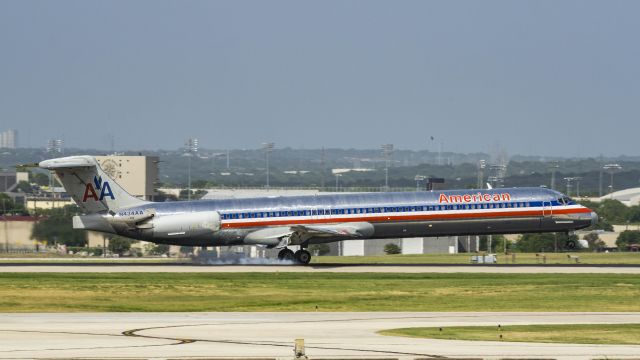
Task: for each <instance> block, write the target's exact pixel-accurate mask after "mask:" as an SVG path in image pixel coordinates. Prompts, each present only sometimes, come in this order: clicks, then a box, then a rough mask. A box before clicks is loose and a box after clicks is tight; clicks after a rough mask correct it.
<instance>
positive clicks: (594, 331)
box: [379, 324, 640, 345]
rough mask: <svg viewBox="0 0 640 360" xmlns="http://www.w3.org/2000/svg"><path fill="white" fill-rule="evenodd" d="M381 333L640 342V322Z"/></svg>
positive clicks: (418, 336) (614, 343)
mask: <svg viewBox="0 0 640 360" xmlns="http://www.w3.org/2000/svg"><path fill="white" fill-rule="evenodd" d="M379 333H380V334H382V335H390V336H407V337H416V338H429V339H446V340H477V341H507V342H536V343H563V344H607V345H640V324H578V325H513V326H502V327H498V326H454V327H442V328H437V327H426V328H401V329H391V330H383V331H380V332H379Z"/></svg>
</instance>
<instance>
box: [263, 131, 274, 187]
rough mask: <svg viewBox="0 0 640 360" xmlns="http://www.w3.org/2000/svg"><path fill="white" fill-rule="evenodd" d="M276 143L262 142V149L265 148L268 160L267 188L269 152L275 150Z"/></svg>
mask: <svg viewBox="0 0 640 360" xmlns="http://www.w3.org/2000/svg"><path fill="white" fill-rule="evenodd" d="M274 147H275V144H274V143H272V142H269V143H262V149H263V150H264V156H265V159H266V162H267V189H269V154H271V153H272V152H273V148H274Z"/></svg>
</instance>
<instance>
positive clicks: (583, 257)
mask: <svg viewBox="0 0 640 360" xmlns="http://www.w3.org/2000/svg"><path fill="white" fill-rule="evenodd" d="M471 255H475V254H424V255H380V256H314V257H313V259H312V263H313V264H327V263H330V264H350V263H357V264H469V262H470V261H469V260H470V258H471ZM544 255H545V256H546V264H547V265H553V264H575V260H574V259H571V258H569V257H568V256H567V255H572V256H578V257H580V263H581V264H594V265H597V264H601V265H604V264H629V265H640V253H638V252H635V253H633V252H611V253H591V252H579V253H545V254H544ZM497 259H498V264H512V263H515V264H540V265H542V264H543V260H542V256H536V254H535V253H516V254H515V262H514V261H513V260H514V258H513V257H512V255H504V254H497Z"/></svg>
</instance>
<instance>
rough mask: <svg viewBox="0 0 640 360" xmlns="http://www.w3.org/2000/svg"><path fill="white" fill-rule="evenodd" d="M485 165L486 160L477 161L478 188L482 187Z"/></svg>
mask: <svg viewBox="0 0 640 360" xmlns="http://www.w3.org/2000/svg"><path fill="white" fill-rule="evenodd" d="M485 167H487V161H486V160H480V161H478V189H482V188H484V186H483V182H484V168H485Z"/></svg>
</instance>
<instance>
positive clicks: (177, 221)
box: [39, 156, 598, 264]
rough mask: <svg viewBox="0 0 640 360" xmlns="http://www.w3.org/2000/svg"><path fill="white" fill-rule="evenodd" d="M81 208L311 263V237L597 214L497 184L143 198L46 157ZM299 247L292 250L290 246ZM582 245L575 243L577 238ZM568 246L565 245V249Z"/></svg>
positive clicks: (106, 221)
mask: <svg viewBox="0 0 640 360" xmlns="http://www.w3.org/2000/svg"><path fill="white" fill-rule="evenodd" d="M39 166H40V167H41V168H44V169H48V170H50V171H54V172H55V173H56V175H57V176H58V178H59V179H60V181H61V182H62V184H63V186H64V188H65V189H66V191H67V193H68V194H69V195H70V196H71V197H72V199H73V200H74V201H75V203H76V204H77V205H78V206H79V207H80V209H81V210H82V211H83V213H85V215H80V216H74V218H73V228H74V229H84V230H93V231H99V232H104V233H109V234H117V235H122V236H126V237H129V238H133V239H139V240H144V241H150V242H154V243H159V244H170V245H181V246H231V245H261V246H265V247H267V248H278V249H281V250H280V252H279V253H278V258H279V259H281V260H292V261H295V262H297V263H300V264H308V263H309V262H310V261H311V253H310V252H309V251H307V250H306V249H307V248H308V246H309V245H310V244H318V243H329V242H335V241H343V240H351V239H380V238H407V237H435V236H454V235H484V234H513V233H530V232H566V233H569V232H572V231H575V230H579V229H582V228H586V227H588V226H591V225H594V224H596V223H597V221H598V216H597V214H596V213H595V212H593V211H592V210H590V209H588V208H586V207H584V206H582V205H580V204H578V203H576V202H575V201H574V200H573V199H571V198H569V197H568V196H566V195H563V194H562V193H560V192H557V191H555V190H551V189H547V188H537V187H531V188H496V189H484V190H478V189H476V190H444V191H415V192H382V193H345V194H327V195H307V196H276V197H260V198H246V199H228V200H226V199H225V200H195V201H178V202H150V201H145V200H141V199H139V198H136V197H134V196H132V195H130V194H128V193H127V192H126V191H125V190H124V189H123V188H122V187H121V186H120V185H118V183H117V182H116V181H115V180H114V179H111V178H110V177H109V176H108V175H107V174H106V173H105V172H104V171H103V170H102V168H101V167H100V165H99V164H98V162H97V161H96V160H95V159H94V158H93V157H92V156H69V157H62V158H56V159H50V160H45V161H42V162H40V163H39ZM294 245H297V246H299V247H300V250H298V251H296V252H295V253H294V252H293V251H292V250H291V249H289V248H288V246H294ZM579 245H580V244H579ZM575 246H576V244H575V243H573V242H568V243H567V244H566V247H567V248H570V249H572V248H575Z"/></svg>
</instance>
